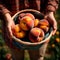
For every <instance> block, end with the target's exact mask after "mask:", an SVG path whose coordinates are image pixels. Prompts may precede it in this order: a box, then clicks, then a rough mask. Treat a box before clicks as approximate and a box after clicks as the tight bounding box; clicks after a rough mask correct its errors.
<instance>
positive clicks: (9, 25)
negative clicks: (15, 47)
mask: <svg viewBox="0 0 60 60" xmlns="http://www.w3.org/2000/svg"><path fill="white" fill-rule="evenodd" d="M5 17H6V22H7V29H8V32H9V34H10V36H12V29H13V28H14V26H15V23H14V21H13V20H12V17H11V16H10V14H9V13H6V14H5Z"/></svg>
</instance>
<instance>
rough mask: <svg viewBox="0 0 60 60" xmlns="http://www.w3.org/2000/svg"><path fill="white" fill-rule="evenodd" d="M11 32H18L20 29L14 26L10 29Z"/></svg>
mask: <svg viewBox="0 0 60 60" xmlns="http://www.w3.org/2000/svg"><path fill="white" fill-rule="evenodd" d="M12 31H13V32H19V31H20V27H19V24H16V25H15V26H14V28H13V29H12Z"/></svg>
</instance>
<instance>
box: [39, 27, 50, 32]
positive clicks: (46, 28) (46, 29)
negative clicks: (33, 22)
mask: <svg viewBox="0 0 60 60" xmlns="http://www.w3.org/2000/svg"><path fill="white" fill-rule="evenodd" d="M40 28H41V29H43V30H44V31H45V32H48V30H49V27H47V26H40Z"/></svg>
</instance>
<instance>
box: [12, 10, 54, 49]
mask: <svg viewBox="0 0 60 60" xmlns="http://www.w3.org/2000/svg"><path fill="white" fill-rule="evenodd" d="M21 13H31V14H33V15H34V16H35V17H37V18H39V19H43V18H44V15H43V14H42V13H41V12H39V11H37V10H34V9H25V10H21V11H19V12H17V13H16V14H15V15H14V16H13V17H12V19H13V20H14V22H15V23H17V18H18V16H19V14H21ZM52 30H53V28H52V27H50V29H49V31H48V32H47V33H46V34H45V37H44V39H43V40H42V41H40V42H35V43H32V42H30V41H29V40H28V38H24V39H23V40H22V39H18V38H16V37H15V36H14V35H12V38H13V45H14V46H15V47H17V48H19V49H30V50H35V49H39V48H40V47H41V46H42V45H43V44H44V43H45V42H47V41H48V40H49V39H50V38H51V36H52Z"/></svg>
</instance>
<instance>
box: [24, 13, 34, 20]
mask: <svg viewBox="0 0 60 60" xmlns="http://www.w3.org/2000/svg"><path fill="white" fill-rule="evenodd" d="M25 16H29V17H31V18H32V19H33V20H34V19H35V17H34V15H33V14H31V13H26V15H25Z"/></svg>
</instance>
